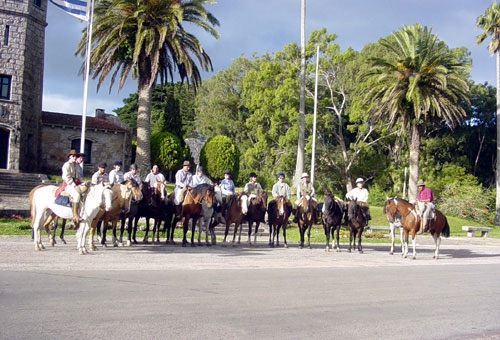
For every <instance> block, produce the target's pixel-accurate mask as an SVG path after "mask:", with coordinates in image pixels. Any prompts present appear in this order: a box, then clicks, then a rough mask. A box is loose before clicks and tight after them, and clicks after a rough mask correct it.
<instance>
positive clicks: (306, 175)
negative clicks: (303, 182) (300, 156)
mask: <svg viewBox="0 0 500 340" xmlns="http://www.w3.org/2000/svg"><path fill="white" fill-rule="evenodd" d="M304 177H309V175H308V174H307V172H303V173H302V176H300V178H304Z"/></svg>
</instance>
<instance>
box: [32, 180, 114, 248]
mask: <svg viewBox="0 0 500 340" xmlns="http://www.w3.org/2000/svg"><path fill="white" fill-rule="evenodd" d="M84 186H87V187H88V190H87V192H86V194H85V196H84V198H83V201H82V202H81V203H80V206H81V209H80V217H81V218H82V221H80V228H79V229H78V231H77V233H76V239H77V249H78V251H79V253H80V254H81V255H83V254H86V253H87V249H86V248H85V237H86V235H87V232H88V230H89V228H90V223H91V222H92V220H93V219H94V218H95V216H96V215H97V213H98V211H99V209H100V208H101V206H104V209H105V210H109V209H111V200H112V190H111V188H110V187H109V186H106V185H103V184H100V185H90V187H89V184H84ZM57 189H58V187H57V186H55V185H48V186H44V187H39V188H38V189H36V190H34V192H33V197H32V206H31V212H32V214H33V216H34V217H33V220H32V225H31V227H32V228H33V231H34V243H35V249H36V250H42V249H45V247H44V246H43V244H42V241H41V238H40V231H41V228H42V226H44V227H45V228H48V225H49V224H50V223H51V222H52V220H54V219H55V217H56V216H59V217H61V218H66V219H72V218H73V212H72V209H71V208H70V207H65V206H61V205H58V204H55V203H54V202H55V196H54V194H55V192H56V190H57ZM82 223H83V226H82V225H81V224H82Z"/></svg>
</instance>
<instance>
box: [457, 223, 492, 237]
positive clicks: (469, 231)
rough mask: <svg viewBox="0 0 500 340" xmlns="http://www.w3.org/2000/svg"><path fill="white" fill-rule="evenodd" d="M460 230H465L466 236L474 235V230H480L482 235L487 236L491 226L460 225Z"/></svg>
mask: <svg viewBox="0 0 500 340" xmlns="http://www.w3.org/2000/svg"><path fill="white" fill-rule="evenodd" d="M462 230H465V231H466V232H467V237H474V232H476V231H480V232H481V236H482V237H488V232H489V231H491V230H493V228H488V227H474V226H470V225H464V226H462Z"/></svg>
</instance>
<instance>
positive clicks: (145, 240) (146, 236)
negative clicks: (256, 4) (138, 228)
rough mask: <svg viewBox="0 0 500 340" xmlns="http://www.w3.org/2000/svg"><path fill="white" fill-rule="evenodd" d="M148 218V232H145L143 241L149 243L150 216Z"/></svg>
mask: <svg viewBox="0 0 500 340" xmlns="http://www.w3.org/2000/svg"><path fill="white" fill-rule="evenodd" d="M145 218H146V232H145V233H144V238H143V239H142V243H145V244H149V240H148V239H149V236H148V234H149V217H145Z"/></svg>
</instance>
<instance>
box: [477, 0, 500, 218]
mask: <svg viewBox="0 0 500 340" xmlns="http://www.w3.org/2000/svg"><path fill="white" fill-rule="evenodd" d="M476 26H477V27H478V28H480V29H482V30H483V32H482V33H481V34H479V35H478V36H477V37H476V44H480V43H482V42H483V41H484V40H485V39H486V38H487V37H488V36H491V40H490V43H489V44H488V50H489V51H490V54H491V55H493V54H495V55H496V62H497V154H496V157H497V162H496V172H495V174H496V176H495V182H496V213H495V221H494V222H495V224H497V225H499V224H500V53H498V52H499V49H500V4H499V3H497V2H494V3H492V4H491V6H490V7H489V8H487V9H486V11H485V12H484V13H483V14H481V15H480V16H479V17H478V18H477V21H476Z"/></svg>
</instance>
